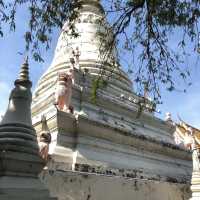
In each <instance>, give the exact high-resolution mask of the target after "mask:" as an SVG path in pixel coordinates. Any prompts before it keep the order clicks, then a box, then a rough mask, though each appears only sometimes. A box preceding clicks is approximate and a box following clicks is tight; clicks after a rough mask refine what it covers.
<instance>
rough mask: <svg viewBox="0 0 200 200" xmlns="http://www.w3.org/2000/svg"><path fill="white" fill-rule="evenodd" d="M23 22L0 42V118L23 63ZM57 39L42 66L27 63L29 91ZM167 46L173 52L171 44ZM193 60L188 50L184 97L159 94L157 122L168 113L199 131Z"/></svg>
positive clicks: (199, 80) (198, 73)
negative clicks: (188, 81) (188, 76)
mask: <svg viewBox="0 0 200 200" xmlns="http://www.w3.org/2000/svg"><path fill="white" fill-rule="evenodd" d="M26 18H27V14H26V13H25V12H23V11H22V12H19V16H18V17H17V29H16V32H15V33H13V32H11V33H9V31H7V32H6V34H5V35H4V37H3V38H0V102H1V103H0V114H3V113H4V112H5V109H6V107H7V104H8V97H9V93H10V90H11V89H12V88H13V82H14V80H15V79H16V77H17V75H18V71H19V69H20V65H21V64H22V62H23V59H24V58H23V56H22V55H20V54H18V52H23V49H24V39H23V33H24V30H25V29H26V21H25V19H26ZM175 34H176V32H175ZM58 36H59V34H58V32H57V31H55V33H54V36H53V41H52V44H51V48H50V50H49V51H47V52H46V51H43V52H42V54H43V58H44V60H45V62H44V63H37V62H34V61H33V60H30V76H31V80H32V81H33V89H34V87H35V86H36V83H37V81H38V79H39V78H40V76H41V75H42V73H44V71H45V70H46V69H47V68H48V67H49V66H50V63H51V61H52V59H53V54H54V49H55V47H56V43H57V39H58ZM170 45H171V46H172V48H174V47H173V45H174V43H173V42H171V43H170ZM197 58H198V55H197V53H195V52H193V51H192V50H191V55H190V56H188V57H186V58H185V62H186V63H187V64H189V65H191V66H192V69H191V81H192V83H193V84H192V86H191V87H190V88H189V89H188V91H187V93H183V92H180V91H174V92H167V91H166V90H164V89H163V90H162V93H161V95H162V100H163V104H162V105H160V106H159V108H158V109H160V110H161V114H157V116H158V117H159V118H164V115H165V113H166V112H171V113H172V116H173V118H174V119H177V115H180V116H181V118H182V119H183V120H185V121H187V122H188V123H190V124H192V125H193V126H196V127H199V128H200V69H199V67H200V66H198V64H197V63H196V60H197ZM178 85H179V86H180V88H181V87H182V86H183V85H182V83H181V82H180V83H179V82H178Z"/></svg>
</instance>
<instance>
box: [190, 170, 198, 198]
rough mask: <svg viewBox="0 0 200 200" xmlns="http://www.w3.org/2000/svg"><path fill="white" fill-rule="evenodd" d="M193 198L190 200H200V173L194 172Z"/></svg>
mask: <svg viewBox="0 0 200 200" xmlns="http://www.w3.org/2000/svg"><path fill="white" fill-rule="evenodd" d="M191 190H192V198H191V199H190V200H199V199H200V172H193V174H192V186H191Z"/></svg>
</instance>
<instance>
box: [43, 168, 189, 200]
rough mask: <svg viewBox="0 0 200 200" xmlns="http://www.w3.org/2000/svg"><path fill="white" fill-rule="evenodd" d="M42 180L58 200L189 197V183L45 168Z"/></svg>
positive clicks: (175, 199)
mask: <svg viewBox="0 0 200 200" xmlns="http://www.w3.org/2000/svg"><path fill="white" fill-rule="evenodd" d="M41 179H42V181H43V182H44V183H45V185H46V186H47V187H48V188H49V189H50V193H51V195H53V196H57V197H58V200H188V199H189V197H190V190H189V185H185V184H175V183H164V182H156V181H150V180H135V179H126V178H123V177H117V176H114V177H113V176H112V177H109V176H104V175H96V174H87V173H78V172H72V171H67V172H66V171H48V170H47V171H44V172H43V173H42V174H41Z"/></svg>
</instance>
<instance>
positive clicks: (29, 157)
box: [0, 60, 55, 200]
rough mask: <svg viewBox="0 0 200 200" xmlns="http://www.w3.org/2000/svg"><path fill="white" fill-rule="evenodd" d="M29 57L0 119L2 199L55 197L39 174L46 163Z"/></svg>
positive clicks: (44, 198)
mask: <svg viewBox="0 0 200 200" xmlns="http://www.w3.org/2000/svg"><path fill="white" fill-rule="evenodd" d="M28 74H29V73H28V60H26V61H25V63H24V64H23V65H22V67H21V71H20V74H19V78H18V79H17V80H16V81H15V88H14V89H13V90H12V92H11V94H10V98H9V104H8V108H7V111H6V113H5V115H4V117H3V119H2V121H1V123H0V199H1V200H54V199H55V198H50V196H49V192H48V190H47V189H46V188H45V187H44V185H43V184H42V183H41V181H40V180H39V178H38V175H39V173H40V172H41V171H42V169H43V167H44V164H45V163H44V161H43V160H42V159H41V158H40V156H39V148H38V144H37V139H36V132H35V129H34V128H33V126H32V120H31V109H30V106H31V101H32V95H31V85H32V83H31V81H30V80H29V76H28Z"/></svg>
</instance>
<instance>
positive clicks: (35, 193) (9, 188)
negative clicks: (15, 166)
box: [0, 176, 56, 200]
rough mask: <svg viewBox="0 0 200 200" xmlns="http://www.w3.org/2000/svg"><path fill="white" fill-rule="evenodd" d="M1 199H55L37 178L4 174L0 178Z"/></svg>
mask: <svg viewBox="0 0 200 200" xmlns="http://www.w3.org/2000/svg"><path fill="white" fill-rule="evenodd" d="M0 188H1V192H0V199H1V200H55V199H56V198H51V197H50V196H49V191H48V190H47V189H46V188H45V187H44V185H43V184H42V183H41V182H40V180H39V179H38V178H30V177H29V178H27V177H16V176H13V177H12V176H4V177H1V178H0Z"/></svg>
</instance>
